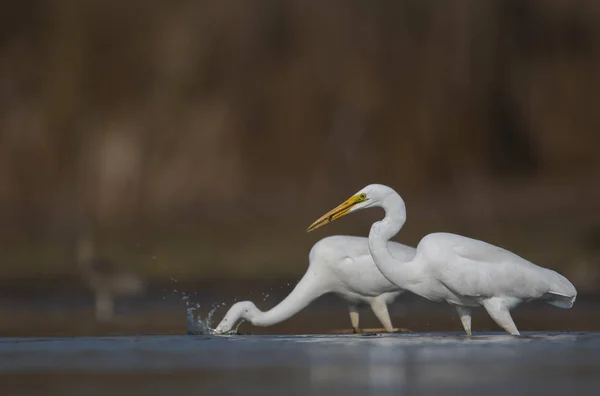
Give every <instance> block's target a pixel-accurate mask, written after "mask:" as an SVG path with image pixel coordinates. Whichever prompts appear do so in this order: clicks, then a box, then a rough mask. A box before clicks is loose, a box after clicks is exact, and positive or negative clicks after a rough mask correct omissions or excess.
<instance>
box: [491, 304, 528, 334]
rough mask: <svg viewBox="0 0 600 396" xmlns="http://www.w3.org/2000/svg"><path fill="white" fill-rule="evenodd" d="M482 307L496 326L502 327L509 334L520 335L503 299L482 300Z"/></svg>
mask: <svg viewBox="0 0 600 396" xmlns="http://www.w3.org/2000/svg"><path fill="white" fill-rule="evenodd" d="M483 307H484V308H485V310H486V311H487V312H488V314H489V315H490V316H491V317H492V319H494V322H496V323H497V324H498V326H500V327H502V328H503V329H504V330H506V331H507V332H508V333H509V334H511V335H521V333H519V330H518V329H517V326H516V325H515V322H513V320H512V317H511V316H510V311H509V309H508V307H507V304H506V303H505V302H504V301H503V300H501V299H499V298H490V299H488V300H485V301H483Z"/></svg>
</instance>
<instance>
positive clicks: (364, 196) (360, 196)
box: [358, 193, 367, 199]
mask: <svg viewBox="0 0 600 396" xmlns="http://www.w3.org/2000/svg"><path fill="white" fill-rule="evenodd" d="M358 197H359V198H360V199H367V194H365V193H362V194H360V195H359V196H358Z"/></svg>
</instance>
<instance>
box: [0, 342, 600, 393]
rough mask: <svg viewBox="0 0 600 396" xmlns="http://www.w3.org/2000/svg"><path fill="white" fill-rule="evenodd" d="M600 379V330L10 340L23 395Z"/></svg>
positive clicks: (7, 353)
mask: <svg viewBox="0 0 600 396" xmlns="http://www.w3.org/2000/svg"><path fill="white" fill-rule="evenodd" d="M598 372H600V334H597V333H588V334H583V333H577V334H573V333H554V334H539V333H529V334H525V336H523V337H512V336H509V335H505V334H502V333H490V334H484V335H478V336H476V337H472V338H468V337H464V336H462V335H460V333H458V332H457V333H445V334H382V335H376V336H370V337H367V336H361V335H336V336H331V335H323V336H150V337H146V336H144V337H80V338H54V339H51V338H37V339H33V338H32V339H24V338H19V339H16V338H2V339H0V383H2V384H3V387H6V388H7V390H9V391H11V392H13V393H11V394H23V395H38V394H44V392H46V391H47V393H45V394H60V395H75V394H82V392H83V393H86V394H109V393H110V394H111V395H118V394H123V395H125V394H127V395H138V394H139V395H141V394H144V395H146V394H161V392H163V393H162V394H166V393H172V392H186V393H187V392H192V393H193V394H197V393H199V392H219V394H231V393H238V392H240V391H243V392H244V394H251V395H252V394H261V393H267V394H282V393H285V394H286V395H288V394H299V395H300V394H303V395H304V394H337V392H340V393H343V394H344V395H355V394H356V395H359V394H361V395H364V394H373V395H382V394H396V395H397V394H432V395H433V394H444V395H448V394H457V395H458V394H460V395H462V396H464V395H465V394H467V395H470V394H473V395H479V394H482V393H485V395H486V396H489V395H496V394H498V395H503V396H506V395H507V394H511V395H514V394H527V395H531V394H542V393H543V394H545V395H548V394H559V393H561V392H562V394H574V393H575V392H576V393H577V394H595V390H597V389H599V388H598V387H600V376H598V375H597V373H598ZM117 379H118V380H117ZM39 381H42V382H43V383H44V384H46V385H45V388H44V389H39V388H36V387H35V386H34V385H33V384H35V383H40V382H39ZM17 391H18V392H17ZM15 392H16V393H15ZM90 392H91V393H90ZM165 392H166V393H165ZM332 392H333V393H332ZM3 394H5V392H3Z"/></svg>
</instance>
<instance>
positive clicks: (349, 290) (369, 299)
mask: <svg viewBox="0 0 600 396" xmlns="http://www.w3.org/2000/svg"><path fill="white" fill-rule="evenodd" d="M388 248H389V249H390V252H391V254H393V255H394V256H395V257H396V258H397V259H399V260H408V259H410V258H411V257H412V256H413V255H414V254H415V248H413V247H410V246H406V245H402V244H400V243H396V242H390V243H389V246H388ZM308 258H309V265H308V269H307V270H306V273H305V274H304V276H303V277H302V279H300V281H299V282H298V284H297V285H296V287H295V288H294V290H292V291H291V293H290V294H289V295H288V296H287V297H286V298H285V299H283V300H282V301H281V302H280V303H279V304H277V305H276V306H275V307H273V308H271V309H270V310H268V311H266V312H263V311H261V310H259V309H258V308H257V307H256V305H254V303H252V302H251V301H240V302H237V303H235V304H234V305H232V306H231V308H230V309H229V311H227V313H226V314H225V316H224V317H223V319H222V320H221V322H220V323H219V324H218V326H217V327H216V329H215V332H216V333H228V332H230V331H231V330H232V329H234V328H235V326H236V324H237V323H238V322H239V321H240V320H242V319H243V320H247V321H248V322H250V323H251V324H252V325H254V326H260V327H267V326H272V325H274V324H277V323H280V322H283V321H284V320H286V319H289V318H290V317H292V316H293V315H295V314H296V313H298V312H300V311H301V310H302V309H304V308H305V307H306V306H308V305H309V304H310V303H311V302H313V301H314V300H316V299H317V298H319V297H320V296H322V295H324V294H327V293H333V294H336V295H337V296H339V297H341V298H342V299H343V300H345V301H346V302H347V303H348V307H349V311H350V321H351V323H352V329H353V331H354V332H355V333H359V332H360V331H361V330H360V328H359V313H358V307H359V306H361V305H367V306H369V307H371V309H372V310H373V313H375V316H377V319H379V321H380V322H381V324H382V325H383V327H384V328H385V330H386V331H388V332H392V331H394V328H393V326H392V322H391V320H390V315H389V313H388V309H387V304H391V303H392V302H393V301H394V300H395V299H396V297H398V296H399V295H400V294H402V293H403V292H404V290H402V289H400V288H399V287H397V286H396V285H394V284H392V283H391V282H389V281H388V280H387V279H386V278H385V277H384V276H383V275H382V274H381V272H379V270H378V269H377V267H376V266H375V263H374V262H373V258H372V257H371V254H370V253H369V244H368V240H367V238H365V237H356V236H346V235H336V236H331V237H327V238H323V239H321V240H320V241H319V242H317V243H316V244H315V245H314V246H313V247H312V249H311V250H310V253H309V256H308Z"/></svg>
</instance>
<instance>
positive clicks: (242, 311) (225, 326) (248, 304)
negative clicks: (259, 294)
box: [215, 301, 259, 334]
mask: <svg viewBox="0 0 600 396" xmlns="http://www.w3.org/2000/svg"><path fill="white" fill-rule="evenodd" d="M257 312H259V311H258V308H256V305H254V303H252V301H240V302H237V303H235V304H233V305H232V306H231V308H229V311H227V313H226V314H225V316H224V317H223V319H222V320H221V323H219V325H218V326H217V328H216V329H215V332H216V333H221V334H222V333H228V332H230V331H231V330H232V329H234V328H235V326H236V325H237V323H238V322H239V321H240V320H242V319H244V320H247V321H249V322H250V323H252V319H253V318H254V315H255V314H256V313H257Z"/></svg>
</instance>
